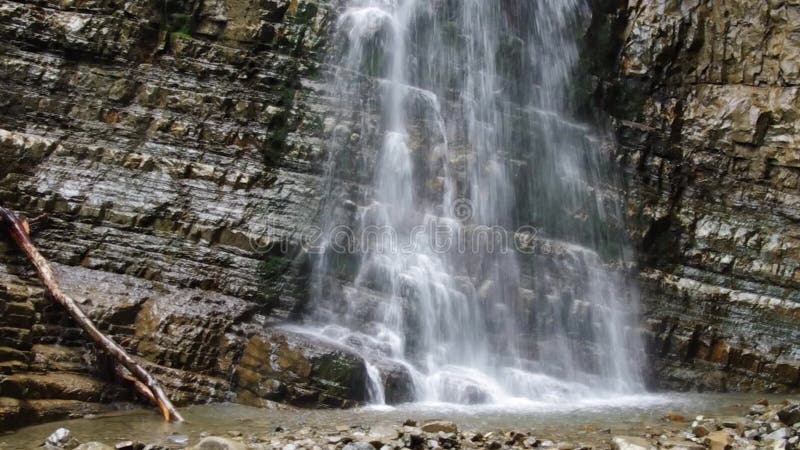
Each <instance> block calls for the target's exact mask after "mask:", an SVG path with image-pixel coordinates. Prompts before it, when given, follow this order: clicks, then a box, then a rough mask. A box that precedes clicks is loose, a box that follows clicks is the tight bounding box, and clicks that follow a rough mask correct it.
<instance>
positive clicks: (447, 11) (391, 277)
mask: <svg viewBox="0 0 800 450" xmlns="http://www.w3.org/2000/svg"><path fill="white" fill-rule="evenodd" d="M585 9H586V8H585V5H584V4H583V1H582V0H536V1H534V0H502V1H501V0H491V1H490V0H351V1H350V2H349V4H348V6H347V7H346V9H345V10H344V11H343V12H342V13H341V16H340V17H339V19H338V23H337V24H336V35H335V44H336V45H335V50H334V52H335V54H334V55H332V57H331V60H332V66H333V67H334V72H335V75H334V77H333V79H332V81H331V92H332V95H333V96H334V97H335V100H334V103H335V104H334V110H336V111H337V112H338V115H337V116H336V117H335V118H334V121H333V123H332V124H331V129H332V130H333V131H332V135H333V137H332V138H331V142H330V144H329V152H330V154H331V157H330V165H329V167H328V170H329V182H330V190H329V191H330V192H328V195H329V199H328V202H327V207H326V211H325V213H324V214H323V220H322V222H323V225H324V230H325V231H326V233H325V234H324V236H325V239H326V240H325V241H324V246H323V247H324V249H325V250H324V251H323V252H322V253H321V254H320V255H318V258H317V260H316V262H315V265H314V274H313V279H312V282H313V286H312V297H313V298H312V301H311V308H310V309H311V310H310V312H309V314H307V317H306V318H305V322H304V324H303V326H302V331H303V332H305V333H311V334H314V335H316V336H318V337H323V338H325V339H329V340H333V341H335V342H337V343H339V344H342V345H345V346H347V347H349V348H351V349H353V350H354V351H356V352H358V353H359V354H361V355H362V356H363V357H364V359H365V360H366V361H367V367H368V371H367V372H368V375H369V384H370V385H369V386H368V393H369V396H370V398H371V402H372V403H373V404H377V405H381V404H384V403H386V402H387V400H389V399H387V392H386V389H385V386H384V385H385V384H386V383H387V381H386V380H387V373H388V372H387V371H388V370H398V368H400V370H406V371H407V372H408V373H409V374H410V380H411V382H412V384H413V393H412V396H411V399H410V400H413V401H414V402H421V403H426V404H432V405H442V404H444V403H447V404H454V405H464V404H481V405H489V406H492V405H494V406H498V405H500V406H513V405H518V406H523V407H524V406H525V405H530V406H536V405H542V404H555V403H559V402H564V401H572V402H577V401H582V402H588V403H591V404H594V402H595V400H596V399H607V401H610V402H613V401H614V400H613V399H621V398H627V397H624V396H629V395H635V394H637V393H640V392H642V391H643V388H642V382H641V374H640V368H639V364H640V361H639V355H640V353H641V344H640V343H639V340H638V337H637V334H636V332H635V331H634V328H635V327H634V324H635V321H636V308H635V307H636V303H637V299H636V295H635V290H634V289H632V288H631V287H630V286H629V285H628V283H627V282H626V280H625V277H624V276H623V275H621V274H620V273H617V272H614V271H611V270H609V269H608V267H609V262H616V263H617V265H619V263H620V262H624V261H623V258H624V251H623V250H624V240H623V238H622V233H621V232H619V231H618V230H615V229H613V227H612V226H610V224H613V223H616V222H618V221H619V218H618V214H617V211H616V207H617V205H616V200H615V199H614V197H613V195H611V194H609V193H608V192H609V188H608V187H609V186H613V173H609V170H608V169H607V168H604V165H603V164H602V160H603V157H602V154H601V148H600V146H601V142H602V140H603V136H602V134H601V133H596V132H594V131H593V130H592V127H590V126H585V125H581V124H580V123H578V121H577V120H575V119H574V118H573V117H571V114H570V97H569V85H570V78H571V74H572V72H573V68H574V66H575V64H576V61H577V59H578V51H577V46H576V42H575V40H576V36H578V35H579V30H580V26H581V21H582V20H583V19H585V15H586V10H585ZM481 236H483V237H484V238H485V239H484V240H483V241H482V240H480V238H481ZM487 236H488V238H487ZM498 236H499V237H498ZM523 236H526V237H528V238H531V239H533V246H534V247H536V248H537V249H538V250H532V251H525V248H522V247H520V246H519V245H518V239H519V238H520V237H523ZM490 244H497V245H490ZM548 248H549V249H550V250H549V251H548V250H547V249H548ZM554 248H555V250H554ZM543 249H544V250H543ZM528 250H530V248H528ZM387 367H392V368H393V369H387Z"/></svg>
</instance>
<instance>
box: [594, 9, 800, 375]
mask: <svg viewBox="0 0 800 450" xmlns="http://www.w3.org/2000/svg"><path fill="white" fill-rule="evenodd" d="M608 12H609V13H610V14H609V15H607V16H604V17H602V18H601V17H596V19H599V20H596V22H597V23H598V24H599V23H603V22H604V23H605V25H606V26H605V27H597V28H596V30H601V29H606V30H608V29H610V28H613V27H614V24H616V26H617V27H618V29H620V30H621V35H622V36H621V42H619V43H618V44H619V45H621V59H620V61H619V73H618V75H615V76H612V77H611V78H612V79H611V80H610V82H609V83H606V84H604V85H603V86H602V87H601V89H600V91H602V96H604V98H605V105H604V106H605V108H606V109H607V110H608V111H610V112H611V114H612V115H613V116H614V117H615V121H614V126H615V130H616V133H617V140H618V142H619V149H618V152H619V159H620V161H621V162H622V164H623V166H624V167H625V169H626V172H627V179H626V186H627V194H628V206H627V209H628V215H629V219H630V220H629V224H630V234H631V236H632V239H633V241H634V242H635V243H636V244H637V246H638V253H639V256H640V263H641V264H640V265H641V269H642V272H641V280H642V298H643V302H644V307H645V308H644V309H645V311H644V312H645V315H646V316H647V320H648V327H649V330H650V347H651V348H650V350H651V351H650V353H651V355H652V358H653V360H654V361H655V362H656V367H655V368H654V370H655V373H656V380H657V382H658V384H659V385H660V386H663V387H669V388H700V389H708V390H737V391H738V390H756V391H762V390H777V391H782V390H787V389H796V388H797V387H798V384H799V383H800V378H799V375H798V367H800V361H799V360H800V290H799V289H798V288H800V190H798V187H800V186H799V185H798V181H799V180H800V116H798V111H800V95H799V94H800V90H799V89H800V71H798V68H799V67H800V66H798V61H800V2H797V1H769V2H767V1H756V0H736V1H727V2H716V1H715V2H701V1H688V2H687V1H672V0H649V1H640V2H630V5H629V6H628V7H627V9H624V10H616V9H614V8H612V10H611V11H608ZM620 25H621V26H620ZM623 27H624V30H622V28H623ZM612 47H613V45H612Z"/></svg>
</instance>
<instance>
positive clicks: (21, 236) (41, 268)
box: [0, 206, 183, 422]
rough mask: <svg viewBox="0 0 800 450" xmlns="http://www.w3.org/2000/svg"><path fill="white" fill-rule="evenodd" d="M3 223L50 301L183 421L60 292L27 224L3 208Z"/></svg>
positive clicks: (149, 379) (151, 380)
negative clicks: (30, 265)
mask: <svg viewBox="0 0 800 450" xmlns="http://www.w3.org/2000/svg"><path fill="white" fill-rule="evenodd" d="M0 222H2V224H4V225H5V227H6V228H7V229H8V232H9V234H10V235H11V238H12V239H13V240H14V242H16V244H17V246H18V247H19V248H20V250H22V252H23V253H25V256H27V257H28V260H29V261H30V262H31V263H32V264H33V266H34V267H35V268H36V272H37V273H38V274H39V279H40V280H41V281H42V284H44V287H45V290H46V291H47V294H48V295H49V296H50V298H52V299H53V300H55V301H56V302H58V303H59V304H61V306H63V307H64V309H66V310H67V312H68V313H69V315H70V316H72V318H73V319H75V321H76V322H78V324H79V325H80V326H81V327H82V328H83V329H84V330H85V331H86V332H87V333H88V334H89V336H91V337H92V339H93V340H94V341H95V342H96V343H97V344H98V345H99V346H100V347H101V348H102V349H104V350H105V351H106V352H108V354H109V355H111V356H112V357H113V358H114V359H115V360H116V361H117V362H118V363H119V364H120V365H121V366H122V367H124V368H126V369H128V371H129V372H130V373H131V374H132V377H135V380H136V381H138V384H137V383H134V386H135V387H136V388H137V390H139V391H140V392H143V388H146V390H149V393H150V395H148V394H147V393H145V392H143V393H144V394H145V396H147V397H149V398H151V399H153V400H154V401H155V403H156V404H157V405H158V408H159V409H160V410H161V413H162V414H163V415H164V419H165V420H173V421H176V422H182V421H183V417H181V415H180V414H179V413H178V411H176V410H175V407H174V406H172V402H170V401H169V398H167V396H166V394H164V391H163V389H161V386H160V385H159V383H158V381H157V380H156V379H155V377H153V376H152V375H150V374H149V373H148V372H147V371H146V370H145V369H144V368H143V367H142V366H141V365H139V364H138V363H137V362H136V361H134V360H133V358H131V357H130V355H128V353H127V352H126V351H125V350H124V349H123V348H122V347H120V346H119V345H117V343H116V342H114V341H113V340H111V339H110V338H108V337H107V336H105V335H104V334H103V333H102V332H100V330H98V329H97V327H96V326H95V325H94V323H92V321H91V320H90V319H89V317H88V316H86V314H85V313H84V312H83V310H82V309H81V308H80V306H78V304H77V303H76V302H75V300H73V299H72V298H71V297H69V296H67V295H66V294H64V293H63V292H62V291H61V288H60V287H59V286H58V283H57V282H56V279H55V275H54V274H53V270H52V268H51V267H50V264H49V263H48V262H47V260H46V259H45V258H44V256H42V254H41V253H39V250H37V249H36V247H35V246H34V245H33V241H31V238H30V236H29V230H30V228H29V226H28V222H27V221H25V220H20V219H19V218H18V217H17V216H16V214H14V212H13V211H11V210H10V209H6V208H3V207H2V206H0Z"/></svg>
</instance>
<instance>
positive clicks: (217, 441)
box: [192, 436, 246, 450]
mask: <svg viewBox="0 0 800 450" xmlns="http://www.w3.org/2000/svg"><path fill="white" fill-rule="evenodd" d="M192 450H246V447H245V445H244V444H243V443H241V442H237V441H233V440H230V439H226V438H224V437H219V436H208V437H206V438H203V440H202V441H200V442H199V443H198V444H197V445H195V446H194V447H192Z"/></svg>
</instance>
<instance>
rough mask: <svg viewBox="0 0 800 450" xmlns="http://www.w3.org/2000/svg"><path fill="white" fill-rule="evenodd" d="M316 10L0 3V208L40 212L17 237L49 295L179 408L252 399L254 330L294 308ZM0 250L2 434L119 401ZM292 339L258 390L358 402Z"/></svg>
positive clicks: (315, 160) (100, 365)
mask: <svg viewBox="0 0 800 450" xmlns="http://www.w3.org/2000/svg"><path fill="white" fill-rule="evenodd" d="M330 3H331V2H328V4H321V3H318V2H315V1H310V0H303V1H298V0H291V1H290V0H285V1H281V0H278V1H275V0H263V1H247V0H245V1H237V0H231V1H227V0H220V1H216V2H208V1H206V2H192V1H186V2H180V1H178V2H167V1H163V2H162V1H146V0H134V1H79V2H49V1H37V2H16V1H12V2H4V3H3V4H2V5H0V38H1V40H2V44H0V49H1V50H0V89H2V91H3V96H2V99H0V104H2V107H0V164H2V165H3V170H2V171H0V203H2V204H3V205H4V206H6V207H10V208H12V209H14V210H16V211H18V212H20V213H22V214H27V215H30V216H33V215H38V214H41V213H48V214H49V220H48V221H47V222H46V223H45V224H43V225H42V226H41V227H39V228H38V229H35V230H34V233H35V235H34V240H35V241H36V243H37V245H38V246H39V247H40V248H41V250H42V251H43V253H44V254H45V255H46V256H47V257H48V258H49V259H50V260H51V261H53V262H54V264H55V266H56V269H57V272H58V277H59V280H60V281H61V283H62V285H63V288H64V290H65V291H67V292H69V293H70V294H71V295H72V296H74V297H75V298H76V299H78V300H79V301H80V302H81V303H82V306H83V307H84V308H85V309H86V310H87V311H88V312H89V313H90V315H91V316H92V317H93V318H94V319H95V320H96V321H97V323H98V324H99V326H100V327H101V328H102V329H103V330H104V331H105V332H107V333H108V334H110V335H111V336H113V337H114V338H115V339H116V340H117V341H118V342H121V343H122V344H123V345H124V346H126V347H127V348H128V349H129V350H130V351H131V352H132V353H133V354H134V355H136V357H138V358H140V359H142V361H143V362H144V363H145V364H146V365H148V366H150V369H151V370H152V371H153V372H154V373H155V374H156V375H157V376H159V378H161V380H162V382H163V383H164V384H165V386H166V387H167V388H168V391H169V392H170V394H171V396H172V397H173V398H174V400H176V401H177V402H178V403H189V402H205V401H209V400H230V399H236V398H237V393H239V392H241V393H243V394H248V393H249V394H248V395H251V396H252V391H253V390H255V391H256V392H260V389H261V388H260V387H257V386H256V387H254V386H253V385H251V384H247V383H246V382H245V381H246V377H245V376H244V375H243V374H244V373H245V372H246V370H247V369H252V368H253V367H252V366H254V365H255V366H257V367H265V366H264V364H266V365H267V366H268V365H269V360H268V359H267V360H266V362H262V363H261V364H262V365H258V364H257V360H258V358H268V357H269V355H260V354H257V353H256V354H254V353H253V352H252V351H251V347H252V345H253V343H254V342H257V340H258V339H267V340H269V339H278V338H277V337H275V336H277V333H278V332H271V334H269V336H268V337H265V338H258V337H256V336H258V335H259V333H261V332H262V331H263V330H264V329H265V328H266V327H267V325H268V320H267V319H266V317H269V320H270V321H276V320H281V319H286V318H288V317H289V316H290V315H291V314H292V311H293V310H294V309H295V308H298V307H300V306H301V305H302V302H303V300H304V298H303V293H302V291H301V290H299V289H298V288H297V286H298V285H299V283H302V274H303V273H304V272H303V270H302V268H303V265H304V264H305V259H304V257H303V256H302V252H301V251H300V250H299V247H298V246H297V243H298V242H300V240H301V238H302V233H303V232H304V229H305V227H306V226H307V225H309V224H312V223H313V220H314V216H315V214H316V209H317V206H318V202H319V199H320V195H319V194H318V193H317V188H318V186H319V184H320V182H319V180H318V178H319V174H320V173H321V171H322V169H321V167H320V163H319V161H320V160H321V159H322V160H324V158H325V157H324V155H323V151H324V148H323V146H322V145H321V136H322V134H323V128H322V119H321V118H320V115H319V114H318V111H319V110H320V109H321V106H320V105H324V104H327V102H326V101H325V99H324V95H325V94H324V92H322V91H320V90H319V86H321V84H320V83H319V82H318V81H317V79H318V78H319V75H318V72H319V61H320V59H321V55H322V54H323V53H324V51H323V46H324V45H325V37H326V35H327V32H328V28H329V27H328V23H329V21H330V19H331V15H332V11H331V5H330ZM0 255H1V256H0V258H1V260H2V264H0V279H2V283H0V311H2V316H0V373H2V374H3V375H2V376H1V377H2V378H0V405H2V408H0V414H1V415H2V419H3V420H2V426H1V427H2V428H5V427H13V426H18V425H21V424H24V423H27V422H30V421H37V420H43V419H55V418H60V417H67V416H72V415H81V414H85V413H87V412H97V411H99V410H102V408H103V407H102V404H103V403H106V402H108V401H112V400H132V399H133V397H132V394H131V392H130V390H129V389H126V388H120V387H119V386H120V383H118V382H117V381H115V380H114V379H113V376H112V375H111V374H112V373H113V372H112V371H111V370H109V369H110V368H109V367H106V366H107V365H108V364H107V362H106V361H104V360H103V356H101V355H97V354H95V353H94V352H93V351H92V348H91V346H88V345H87V339H86V337H85V336H84V334H83V333H82V332H81V330H80V329H78V328H77V327H76V326H75V324H73V323H72V322H71V321H70V320H68V319H67V318H65V317H64V314H63V313H62V312H61V311H60V310H59V308H57V307H56V306H55V305H53V304H51V303H49V301H47V300H45V299H44V298H43V296H42V290H41V288H40V287H39V284H38V282H37V280H36V278H35V276H34V275H35V274H34V273H32V271H31V270H30V268H29V266H28V265H27V263H26V262H25V261H24V259H23V258H22V257H21V256H19V255H18V254H17V253H15V252H14V251H13V247H12V245H11V244H10V242H5V241H3V242H0ZM292 342H293V347H292V348H291V350H292V361H294V363H295V365H298V366H303V365H304V364H312V365H314V364H316V366H314V367H315V370H312V371H303V370H301V371H299V372H298V373H296V374H293V377H292V379H291V380H287V376H288V372H287V373H283V372H281V371H280V370H279V371H278V372H279V373H277V374H275V376H274V378H275V380H274V382H275V383H284V384H286V385H288V386H289V388H288V389H285V390H282V391H279V392H278V393H277V394H275V395H270V396H268V397H267V396H264V398H267V399H269V400H281V401H287V402H290V403H297V404H304V405H329V406H346V405H349V404H353V402H354V401H358V400H361V399H363V397H364V393H363V389H364V388H363V385H364V383H363V373H360V372H358V371H359V370H360V371H362V372H363V370H364V366H363V361H361V360H360V359H358V358H356V357H355V356H353V355H349V354H347V353H346V352H344V351H342V350H341V349H336V348H331V347H330V346H322V345H313V344H303V343H302V342H303V340H302V338H301V337H293V340H292ZM284 353H285V352H284ZM282 355H284V354H282ZM284 356H285V355H284ZM326 358H327V359H326ZM309 359H313V361H312V362H311V363H309V362H308V360H309ZM320 361H322V363H321V362H320ZM324 362H328V365H327V366H325V364H323V363H324ZM240 364H241V370H238V369H239V368H240ZM319 366H322V367H319ZM334 366H335V367H334ZM351 372H352V373H359V374H360V375H359V376H360V377H361V378H359V377H357V376H352V377H350V376H349V375H350V374H351ZM234 374H236V375H234ZM269 375H270V374H263V373H261V378H260V379H259V381H261V382H264V383H267V384H269V383H270V382H272V381H271V379H269ZM326 376H331V377H334V378H333V379H330V380H329V379H326V378H325V377H326ZM345 376H347V378H348V379H347V380H346V382H347V383H349V384H347V385H346V386H340V385H339V384H337V383H342V382H344V380H343V379H342V377H345ZM309 377H310V378H309ZM232 381H233V383H232ZM237 382H241V384H242V386H241V387H239V386H237V385H236V383H237ZM292 383H294V384H292ZM295 386H296V389H293V387H295ZM300 390H302V391H303V395H300V394H298V392H299V391H300ZM21 400H24V401H21ZM241 401H247V397H246V396H245V397H244V398H243V399H241ZM37 402H38V403H37ZM70 402H71V403H70ZM264 402H267V400H264ZM251 403H254V401H251Z"/></svg>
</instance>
